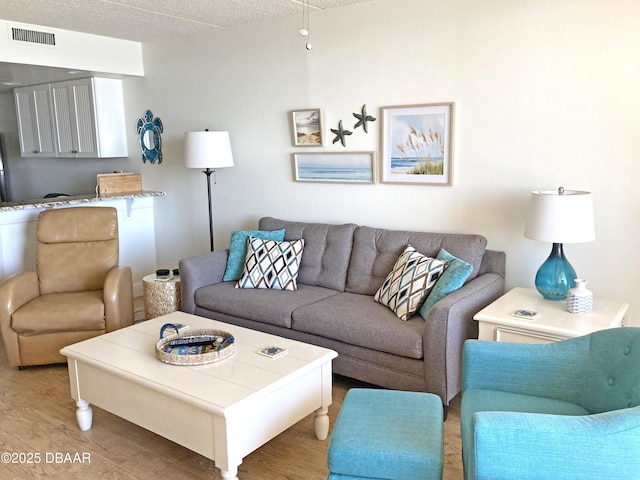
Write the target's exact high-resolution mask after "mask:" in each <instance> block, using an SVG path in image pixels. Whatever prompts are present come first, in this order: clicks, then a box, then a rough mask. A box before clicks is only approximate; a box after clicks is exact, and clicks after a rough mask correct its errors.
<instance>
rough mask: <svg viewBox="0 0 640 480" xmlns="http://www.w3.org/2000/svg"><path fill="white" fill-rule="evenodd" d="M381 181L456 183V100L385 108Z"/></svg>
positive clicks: (383, 110)
mask: <svg viewBox="0 0 640 480" xmlns="http://www.w3.org/2000/svg"><path fill="white" fill-rule="evenodd" d="M380 111H381V117H382V122H381V129H382V130H381V136H380V137H381V139H382V146H381V150H382V159H381V161H380V170H381V181H382V182H385V183H408V184H418V185H453V117H454V104H453V103H432V104H427V105H407V106H397V107H382V108H381V109H380Z"/></svg>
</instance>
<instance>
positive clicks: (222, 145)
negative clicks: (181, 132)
mask: <svg viewBox="0 0 640 480" xmlns="http://www.w3.org/2000/svg"><path fill="white" fill-rule="evenodd" d="M184 163H185V165H186V167H187V168H211V169H215V168H224V167H233V155H232V153H231V142H230V141H229V132H209V131H204V132H187V133H186V134H185V137H184Z"/></svg>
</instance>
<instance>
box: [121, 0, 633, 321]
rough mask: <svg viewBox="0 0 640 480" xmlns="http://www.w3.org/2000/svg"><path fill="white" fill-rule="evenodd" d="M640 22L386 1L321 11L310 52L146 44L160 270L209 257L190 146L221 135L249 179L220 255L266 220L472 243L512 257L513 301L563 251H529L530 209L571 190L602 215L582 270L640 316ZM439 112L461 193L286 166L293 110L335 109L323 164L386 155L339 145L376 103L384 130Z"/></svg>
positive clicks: (578, 0)
mask: <svg viewBox="0 0 640 480" xmlns="http://www.w3.org/2000/svg"><path fill="white" fill-rule="evenodd" d="M639 17H640V3H638V2H637V0H617V1H616V2H614V3H612V2H610V1H607V0H568V1H563V2H558V1H557V0H486V1H484V2H481V3H478V2H475V1H471V0H451V1H448V2H432V1H424V0H394V1H383V0H374V1H372V2H370V3H365V4H360V5H356V6H353V7H347V8H340V9H335V10H329V11H324V12H313V13H312V17H311V33H312V38H311V41H312V43H313V49H312V50H311V51H310V52H308V51H307V50H305V48H304V42H305V39H303V38H302V37H300V36H299V35H298V33H297V32H298V29H299V28H300V20H301V19H300V18H298V17H295V18H289V19H277V20H273V21H271V22H267V23H263V24H260V25H252V26H245V27H240V28H232V29H227V30H224V31H215V32H211V33H210V34H207V35H203V36H200V37H196V38H191V39H184V40H176V41H172V42H166V43H156V44H148V45H145V46H144V58H145V75H146V76H145V78H143V79H131V80H126V81H125V95H126V103H127V110H128V111H127V117H128V118H129V122H130V123H131V122H133V124H134V123H135V118H136V117H138V116H140V115H142V113H143V112H144V110H145V109H146V108H150V109H151V110H152V111H153V113H154V114H155V115H157V116H159V117H160V118H161V119H162V121H163V123H164V128H165V131H164V136H163V141H164V143H163V149H164V162H163V163H162V164H161V165H149V164H145V165H142V167H141V169H140V171H141V172H142V174H143V187H144V188H146V189H158V190H165V191H166V192H167V193H168V195H167V196H166V197H163V198H160V199H158V200H157V202H156V206H157V208H156V232H157V234H158V238H157V248H158V263H159V266H166V267H173V266H175V265H176V264H177V262H178V260H179V259H180V258H182V257H186V256H190V255H194V254H199V253H203V252H206V251H207V250H208V233H207V232H208V220H207V204H206V201H207V200H206V183H205V176H204V175H203V174H202V173H199V172H198V171H197V170H187V169H185V168H184V167H183V158H182V147H183V135H184V132H185V131H189V130H199V129H204V128H209V129H211V130H216V129H218V130H229V131H230V133H231V141H232V146H233V151H234V157H235V162H236V166H235V167H234V168H231V169H224V170H220V171H219V172H218V184H217V185H215V186H214V209H215V213H214V215H215V229H216V246H217V247H219V248H222V247H226V246H227V245H228V237H229V232H230V230H233V229H238V228H245V227H255V226H256V222H257V220H258V218H260V217H261V216H264V215H273V216H276V217H281V218H286V219H291V220H308V221H325V222H355V223H359V224H366V225H372V226H381V227H388V228H394V229H411V230H422V231H441V232H474V233H481V234H483V235H485V236H486V237H487V239H488V241H489V248H492V249H498V250H504V251H506V252H507V287H508V288H511V287H514V286H529V287H531V286H533V278H534V276H535V272H536V270H537V268H538V266H539V265H540V264H541V263H542V262H543V261H544V259H545V258H546V256H547V255H548V253H549V251H550V249H551V245H549V244H545V243H541V242H535V241H532V240H528V239H525V238H524V236H523V228H524V221H525V217H526V210H527V206H528V200H529V192H530V191H531V190H534V189H539V188H545V189H553V188H557V187H558V186H560V185H562V186H564V187H565V188H568V189H584V190H590V191H592V192H593V194H594V202H595V213H596V235H597V239H596V241H595V242H591V243H587V244H574V245H567V246H565V252H566V254H567V256H568V258H569V259H570V260H571V262H572V263H573V265H574V267H575V268H576V271H577V272H578V274H579V275H580V276H581V277H583V278H586V279H587V280H589V287H590V288H591V289H592V290H593V291H594V292H595V293H596V295H599V296H604V297H610V298H616V299H621V300H626V301H627V302H629V303H630V304H631V306H632V312H633V309H634V308H635V310H636V311H637V309H638V300H637V298H638V297H639V295H638V294H639V293H640V292H639V291H638V287H636V283H635V281H634V280H633V279H634V277H635V269H634V267H635V266H636V265H639V264H640V253H639V251H638V249H637V248H635V247H636V245H638V243H639V238H638V237H639V232H640V218H639V215H638V213H637V209H638V206H639V205H640V198H639V197H640V194H639V193H638V192H639V190H638V188H636V179H637V178H638V175H639V174H640V162H639V160H640V158H639V154H640V135H639V132H640V115H639V114H638V113H639V112H640V89H639V88H638V86H639V85H640V61H639V58H640V57H638V52H639V51H640V29H638V18H639ZM443 101H452V102H455V104H456V124H455V129H454V130H455V147H454V156H455V185H454V186H452V187H433V186H407V185H394V184H376V185H335V184H308V183H297V182H294V181H293V180H292V168H291V158H290V154H291V153H292V152H298V151H309V149H304V150H303V149H300V148H295V147H292V146H291V141H290V137H291V133H290V129H289V123H288V112H289V111H290V110H292V109H302V108H309V107H321V108H323V110H324V114H325V121H326V124H325V127H326V131H327V133H328V135H329V137H328V138H329V144H328V145H327V146H326V147H323V148H321V149H315V150H314V151H316V150H317V151H358V150H374V151H376V152H377V153H379V151H380V148H379V140H380V139H379V128H380V122H379V121H378V122H376V123H374V124H372V125H371V127H372V128H370V129H369V134H364V133H363V131H362V130H361V129H359V130H358V131H357V132H355V133H354V135H352V136H351V137H348V143H347V148H346V149H345V148H343V147H341V146H340V145H339V144H336V145H332V144H331V140H332V139H333V135H332V134H331V133H330V131H329V128H336V126H337V124H338V121H339V120H340V119H343V120H344V123H345V126H346V127H348V126H352V125H353V123H354V120H355V119H354V118H353V116H352V112H358V111H359V110H360V108H361V106H362V105H363V104H366V105H367V109H368V111H369V112H370V114H373V115H374V116H379V111H378V109H379V108H380V107H381V106H390V105H407V104H426V103H434V102H443ZM133 124H132V125H133ZM130 142H131V145H130V149H131V150H130V151H131V152H135V151H136V150H135V148H136V146H137V143H136V142H137V139H136V138H135V132H134V129H133V128H132V129H131V138H130ZM131 157H132V160H131V161H132V162H134V163H136V162H140V160H139V157H135V156H134V155H133V153H132V154H131ZM137 165H138V164H137V163H136V166H137ZM136 170H137V168H136Z"/></svg>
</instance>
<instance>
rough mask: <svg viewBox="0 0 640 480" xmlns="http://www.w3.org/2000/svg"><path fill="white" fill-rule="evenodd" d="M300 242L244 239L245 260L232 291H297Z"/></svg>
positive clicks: (301, 240)
mask: <svg viewBox="0 0 640 480" xmlns="http://www.w3.org/2000/svg"><path fill="white" fill-rule="evenodd" d="M303 249H304V240H303V239H300V240H293V241H290V242H277V241H275V240H263V239H261V238H257V237H251V236H250V237H248V238H247V258H246V260H245V263H244V271H243V272H242V277H240V280H238V283H236V288H273V289H277V290H297V289H298V283H297V278H298V270H299V268H300V260H301V259H302V251H303Z"/></svg>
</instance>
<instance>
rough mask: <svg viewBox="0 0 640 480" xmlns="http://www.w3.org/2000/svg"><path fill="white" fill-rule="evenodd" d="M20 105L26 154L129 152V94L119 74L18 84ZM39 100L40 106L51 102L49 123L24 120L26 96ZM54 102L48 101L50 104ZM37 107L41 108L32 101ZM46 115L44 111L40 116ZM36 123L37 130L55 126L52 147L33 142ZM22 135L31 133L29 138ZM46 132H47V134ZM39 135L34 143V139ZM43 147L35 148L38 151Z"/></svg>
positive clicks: (84, 155) (81, 155) (115, 154)
mask: <svg viewBox="0 0 640 480" xmlns="http://www.w3.org/2000/svg"><path fill="white" fill-rule="evenodd" d="M15 92H16V93H15V96H16V108H17V110H18V118H19V120H18V121H19V123H20V130H21V132H22V131H23V130H24V131H25V134H24V135H23V134H22V133H21V145H22V144H23V143H24V145H25V148H22V156H53V157H66V158H112V157H126V156H128V151H127V139H126V127H125V118H124V99H123V94H122V81H121V80H118V79H113V78H101V77H92V78H83V79H78V80H70V81H67V82H56V83H49V84H46V85H36V86H33V87H23V88H20V89H16V90H15ZM31 98H34V99H37V103H36V100H33V103H35V105H36V107H39V106H40V105H42V107H41V108H42V109H43V110H44V109H45V104H46V105H47V106H48V110H47V111H48V112H49V116H48V118H49V121H48V124H46V125H44V124H43V125H42V127H41V126H40V124H34V122H33V115H32V116H31V119H30V122H29V121H28V120H27V119H26V118H25V121H21V120H20V117H21V115H20V112H21V111H22V110H25V108H26V106H25V105H26V101H27V100H31ZM47 102H48V104H47ZM31 110H35V108H34V107H31ZM40 117H44V113H42V114H39V115H38V116H37V118H40ZM29 125H35V126H34V127H33V128H32V129H31V131H32V132H33V131H34V130H36V129H37V131H38V135H35V134H33V135H32V136H33V137H34V138H40V137H42V136H44V134H43V133H41V131H43V132H44V131H45V127H48V128H49V131H50V132H51V133H50V143H51V145H52V148H50V149H48V150H46V153H41V152H44V151H45V150H44V148H37V145H36V146H33V147H32V148H31V144H29V143H28V141H27V140H28V139H29V138H30V137H29V136H28V135H27V133H28V129H27V127H28V126H29ZM22 137H24V138H25V141H24V142H23V140H22ZM45 138H46V137H45ZM34 142H35V141H33V142H32V143H34ZM36 151H37V153H34V152H36Z"/></svg>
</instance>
